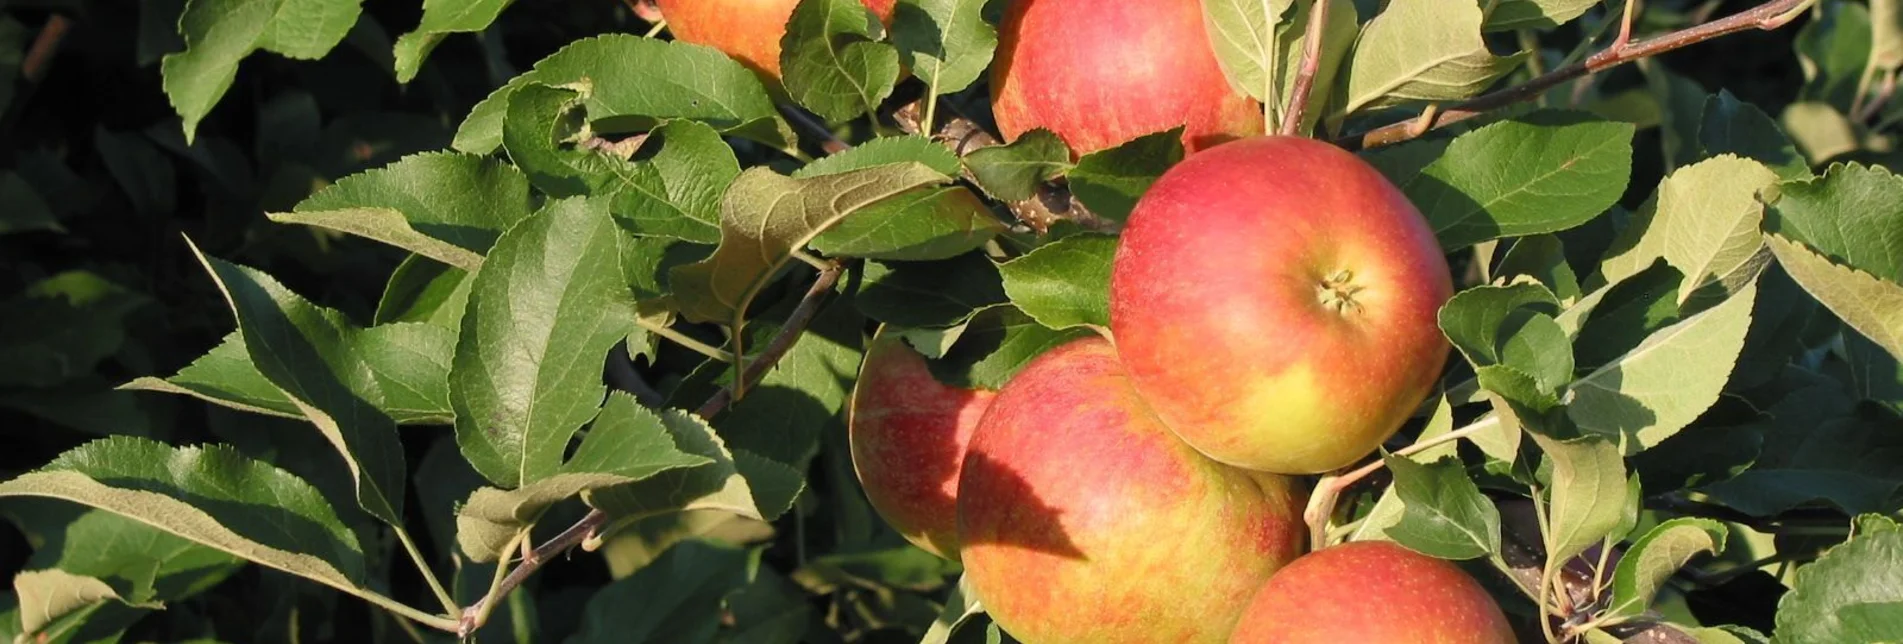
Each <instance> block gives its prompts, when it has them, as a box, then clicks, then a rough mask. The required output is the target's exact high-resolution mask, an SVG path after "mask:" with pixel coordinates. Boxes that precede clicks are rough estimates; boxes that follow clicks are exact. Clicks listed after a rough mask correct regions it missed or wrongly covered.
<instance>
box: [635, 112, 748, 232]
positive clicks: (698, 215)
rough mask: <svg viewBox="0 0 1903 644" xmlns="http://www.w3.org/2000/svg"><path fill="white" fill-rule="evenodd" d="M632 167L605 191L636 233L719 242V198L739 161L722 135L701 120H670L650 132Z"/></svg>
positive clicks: (729, 181) (738, 167)
mask: <svg viewBox="0 0 1903 644" xmlns="http://www.w3.org/2000/svg"><path fill="white" fill-rule="evenodd" d="M635 157H636V162H635V163H633V164H632V165H624V164H614V165H613V166H612V167H613V168H614V169H615V170H617V171H618V174H617V176H616V177H615V178H614V179H613V181H612V182H611V183H609V184H607V186H606V187H605V188H604V189H605V190H608V191H612V192H613V193H614V197H613V199H614V200H613V201H612V202H610V206H609V208H610V210H612V211H613V212H614V214H615V217H617V218H619V219H621V220H622V221H624V222H627V223H628V225H629V227H630V228H631V229H633V230H634V231H635V232H636V233H640V234H643V235H661V236H665V237H673V238H675V239H680V240H683V241H690V242H694V243H697V244H712V243H715V242H718V241H720V195H721V194H722V193H725V192H726V191H727V187H728V186H730V185H732V184H733V180H734V179H735V178H736V177H739V176H740V162H739V161H738V160H737V159H735V158H734V155H733V148H730V147H727V143H726V142H725V141H722V140H721V139H720V133H719V132H716V131H714V129H713V128H711V127H708V126H707V125H705V124H703V123H699V122H696V121H669V122H668V123H666V124H664V125H662V126H661V127H658V128H655V129H654V130H652V131H650V132H648V134H647V140H646V141H644V142H643V143H642V144H641V147H640V148H639V149H637V150H636V151H635Z"/></svg>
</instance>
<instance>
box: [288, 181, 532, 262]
mask: <svg viewBox="0 0 1903 644" xmlns="http://www.w3.org/2000/svg"><path fill="white" fill-rule="evenodd" d="M529 212H530V210H529V182H528V179H527V178H525V177H523V176H522V173H521V172H518V171H516V169H515V168H513V167H511V166H509V165H508V164H506V163H502V162H500V161H497V160H495V159H493V158H489V157H481V156H475V155H467V154H454V153H441V152H430V153H424V154H416V155H411V156H407V157H404V158H403V159H402V160H399V161H397V162H396V163H392V164H390V165H388V166H384V167H382V168H379V169H376V170H371V171H368V172H363V173H359V174H355V175H351V176H349V177H345V178H343V179H342V180H340V181H338V182H337V183H335V184H333V185H331V186H329V187H326V188H324V189H323V190H321V191H318V192H317V194H314V195H311V196H310V197H309V198H307V199H305V200H303V201H301V202H298V204H297V206H296V207H295V208H293V209H292V211H291V212H289V213H271V215H270V217H271V219H272V220H273V221H277V222H281V223H294V224H305V225H310V226H318V227H322V228H330V229H334V230H339V231H342V232H347V233H351V234H354V235H360V236H363V237H368V238H370V239H375V240H377V241H381V242H384V243H387V244H390V245H393V246H397V247H399V248H403V249H405V250H409V251H411V252H414V253H417V254H419V255H423V256H425V257H429V258H431V259H435V260H437V261H440V262H443V263H445V264H449V265H451V266H455V267H458V268H461V269H464V270H468V271H474V270H475V269H476V268H477V267H480V266H481V265H482V255H483V254H485V253H487V252H488V251H489V246H490V245H492V244H494V243H495V240H496V236H497V235H501V234H502V231H504V230H508V229H509V227H511V226H514V225H515V224H516V222H519V221H521V220H523V219H524V218H526V217H528V216H529Z"/></svg>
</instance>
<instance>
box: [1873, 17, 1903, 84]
mask: <svg viewBox="0 0 1903 644" xmlns="http://www.w3.org/2000/svg"><path fill="white" fill-rule="evenodd" d="M1870 66H1871V67H1872V68H1873V69H1877V70H1883V71H1889V72H1895V71H1896V70H1897V68H1898V67H1903V5H1898V4H1897V3H1896V2H1895V0H1876V1H1875V2H1872V3H1870Z"/></svg>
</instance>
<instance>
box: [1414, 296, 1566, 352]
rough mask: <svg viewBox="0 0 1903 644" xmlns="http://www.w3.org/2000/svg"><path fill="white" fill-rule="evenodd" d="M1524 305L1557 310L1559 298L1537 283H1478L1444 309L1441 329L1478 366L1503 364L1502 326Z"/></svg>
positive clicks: (1524, 306)
mask: <svg viewBox="0 0 1903 644" xmlns="http://www.w3.org/2000/svg"><path fill="white" fill-rule="evenodd" d="M1521 309H1531V310H1533V311H1535V312H1539V311H1544V312H1546V313H1549V314H1550V313H1557V312H1558V311H1559V300H1558V299H1556V298H1554V297H1553V293H1552V292H1551V291H1548V290H1546V287H1545V286H1543V285H1541V284H1537V283H1527V282H1521V283H1517V284H1510V285H1506V286H1476V287H1473V288H1470V289H1467V290H1465V291H1461V292H1459V293H1455V294H1454V296H1453V297H1452V298H1449V299H1448V300H1447V303H1446V304H1444V305H1442V306H1441V309H1440V314H1439V318H1440V328H1441V332H1442V333H1444V334H1446V335H1447V339H1448V340H1450V341H1452V342H1453V345H1454V348H1456V349H1459V350H1460V353H1461V354H1462V355H1465V356H1467V361H1468V362H1471V363H1473V364H1474V366H1476V367H1483V366H1487V365H1492V364H1500V363H1501V356H1500V345H1501V342H1502V341H1503V340H1504V339H1505V338H1503V337H1501V333H1500V331H1501V328H1502V326H1503V325H1505V324H1506V322H1507V319H1508V318H1509V317H1512V316H1513V315H1514V314H1515V312H1517V311H1519V310H1521Z"/></svg>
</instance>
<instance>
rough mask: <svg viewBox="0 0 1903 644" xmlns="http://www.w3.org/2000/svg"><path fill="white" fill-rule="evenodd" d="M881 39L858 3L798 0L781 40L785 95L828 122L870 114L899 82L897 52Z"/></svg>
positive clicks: (875, 20)
mask: <svg viewBox="0 0 1903 644" xmlns="http://www.w3.org/2000/svg"><path fill="white" fill-rule="evenodd" d="M882 37H884V29H883V27H882V26H881V25H880V24H879V20H878V17H877V16H875V15H873V13H872V11H871V10H870V9H867V8H866V6H865V5H864V4H861V3H860V2H859V1H858V0H799V4H797V5H795V6H794V7H793V15H792V16H791V17H789V18H787V21H786V35H785V36H783V37H781V38H780V72H781V76H782V78H781V80H782V81H783V82H784V83H785V85H786V93H787V94H788V95H790V96H792V98H793V100H795V101H798V102H799V104H800V105H801V106H803V107H805V108H806V109H809V110H812V111H813V113H815V114H818V115H820V116H821V117H823V118H825V119H826V120H828V121H834V122H838V121H844V120H847V119H851V118H853V117H856V116H859V115H861V114H871V113H873V112H874V111H876V110H878V109H879V103H881V102H884V101H885V98H886V97H887V96H890V95H892V86H893V85H894V84H895V83H897V82H898V80H899V52H898V50H897V49H895V48H894V47H893V46H892V45H889V44H886V43H883V42H879V40H880V38H882Z"/></svg>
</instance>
